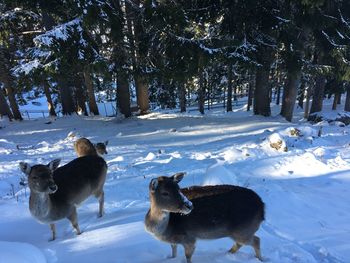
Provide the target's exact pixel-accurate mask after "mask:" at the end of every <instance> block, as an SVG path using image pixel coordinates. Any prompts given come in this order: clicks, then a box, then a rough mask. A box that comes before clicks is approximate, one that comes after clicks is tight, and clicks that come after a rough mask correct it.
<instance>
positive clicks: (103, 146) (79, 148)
mask: <svg viewBox="0 0 350 263" xmlns="http://www.w3.org/2000/svg"><path fill="white" fill-rule="evenodd" d="M107 145H108V141H105V142H98V143H96V144H93V143H92V142H91V141H90V140H89V139H87V138H80V139H78V140H77V141H76V142H75V143H74V149H75V152H76V153H77V155H78V157H82V156H86V155H99V156H101V157H103V155H105V154H107V153H108V152H107Z"/></svg>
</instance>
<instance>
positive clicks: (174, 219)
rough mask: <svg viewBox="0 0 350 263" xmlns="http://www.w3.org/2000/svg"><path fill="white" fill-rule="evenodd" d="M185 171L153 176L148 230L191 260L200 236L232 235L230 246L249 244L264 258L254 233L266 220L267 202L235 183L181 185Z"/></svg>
mask: <svg viewBox="0 0 350 263" xmlns="http://www.w3.org/2000/svg"><path fill="white" fill-rule="evenodd" d="M183 176H184V173H178V174H175V175H173V176H171V177H166V176H161V177H158V178H155V179H152V181H151V183H150V185H149V191H150V202H151V208H150V209H149V210H148V213H147V215H146V218H145V226H146V230H147V231H149V232H150V233H151V234H153V235H154V236H155V237H156V238H158V239H159V240H161V241H165V242H167V243H170V244H171V248H172V257H176V254H177V244H181V245H182V246H183V247H184V248H185V255H186V259H187V262H191V258H192V254H193V252H194V250H195V243H196V240H197V239H217V238H223V237H229V238H232V239H233V240H234V241H235V242H236V243H235V244H234V245H233V246H232V248H231V249H230V250H229V252H231V253H235V252H237V251H238V250H239V249H240V247H241V246H242V245H250V246H252V247H253V248H254V250H255V256H256V257H257V258H258V259H259V260H262V257H261V252H260V239H259V237H257V236H256V235H255V232H256V231H257V230H258V229H259V226H260V224H261V222H262V221H263V220H264V213H265V212H264V203H263V202H262V200H261V198H260V197H259V196H258V195H257V194H256V193H255V192H254V191H252V190H250V189H248V188H243V187H239V186H233V185H217V186H193V187H190V188H184V189H180V188H179V185H178V183H179V182H180V181H181V180H182V178H183Z"/></svg>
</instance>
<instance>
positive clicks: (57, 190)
mask: <svg viewBox="0 0 350 263" xmlns="http://www.w3.org/2000/svg"><path fill="white" fill-rule="evenodd" d="M59 163H60V159H56V160H53V161H51V162H50V163H49V164H47V165H44V164H37V165H33V166H30V165H29V164H28V163H24V162H21V163H20V164H19V165H20V169H21V170H22V172H23V173H25V174H26V175H27V176H28V185H29V189H30V197H29V210H30V213H31V214H32V216H33V217H34V218H35V219H36V220H38V221H39V222H40V223H43V224H49V225H50V228H51V231H52V240H55V238H56V228H55V222H56V221H58V220H60V219H63V218H67V219H68V220H69V221H70V222H71V223H72V226H73V228H75V230H76V232H77V234H78V235H79V234H80V233H81V231H80V229H79V225H78V217H77V209H76V207H77V206H78V205H79V204H80V203H82V202H83V201H85V200H86V199H87V198H88V197H89V196H91V195H94V196H95V197H96V198H98V200H99V213H98V215H99V217H101V216H102V215H103V208H104V191H103V186H104V183H105V179H106V173H107V164H106V162H105V160H104V159H103V158H101V157H99V156H84V157H80V158H77V159H75V160H73V161H71V162H69V163H67V164H66V165H64V166H61V167H59V168H57V167H58V165H59Z"/></svg>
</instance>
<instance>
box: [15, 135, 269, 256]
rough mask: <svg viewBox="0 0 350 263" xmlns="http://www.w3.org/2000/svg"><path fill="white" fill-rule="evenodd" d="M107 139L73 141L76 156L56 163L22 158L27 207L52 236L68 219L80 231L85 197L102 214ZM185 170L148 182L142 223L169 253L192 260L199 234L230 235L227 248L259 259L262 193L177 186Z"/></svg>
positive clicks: (207, 236) (234, 188)
mask: <svg viewBox="0 0 350 263" xmlns="http://www.w3.org/2000/svg"><path fill="white" fill-rule="evenodd" d="M107 145H108V141H106V142H103V143H97V144H93V143H91V141H90V140H88V139H86V138H80V139H78V140H77V141H76V142H75V143H74V149H75V151H76V153H77V156H78V158H76V159H74V160H73V161H71V162H69V163H67V164H65V165H63V166H59V164H60V159H55V160H53V161H51V162H50V163H48V164H47V165H45V164H37V165H33V166H31V165H30V164H28V163H24V162H20V164H19V166H20V169H21V171H22V172H23V173H25V174H26V175H27V178H28V186H29V188H30V198H29V210H30V212H31V214H32V216H33V217H34V218H35V219H36V220H37V221H39V222H40V223H43V224H49V226H50V228H51V231H52V240H54V239H55V238H56V228H55V222H56V221H58V220H61V219H63V218H67V219H68V220H69V221H70V222H71V224H72V226H73V228H74V229H75V230H76V233H77V234H78V235H79V234H81V231H80V228H79V224H78V216H77V206H78V205H79V204H81V203H82V202H84V201H85V200H86V199H87V198H88V197H89V196H95V197H96V198H97V199H98V201H99V211H98V216H99V217H102V216H103V213H104V191H103V186H104V183H105V180H106V175H107V163H106V162H105V160H104V158H103V155H104V154H107V149H106V148H107ZM184 175H185V174H184V173H177V174H174V175H173V176H170V177H167V176H160V177H158V178H154V179H152V180H151V182H150V184H149V197H150V209H149V210H148V212H147V214H146V216H145V228H146V230H147V231H148V232H150V233H151V234H152V235H154V236H155V237H156V238H157V239H159V240H161V241H164V242H167V243H170V244H171V248H172V257H176V256H177V245H178V244H180V245H182V246H183V247H184V249H185V256H186V259H187V262H191V258H192V255H193V252H194V250H195V243H196V240H197V239H217V238H222V237H229V238H232V239H233V240H234V241H235V243H234V245H233V246H232V248H231V249H230V250H229V252H230V253H235V252H237V251H238V250H239V249H240V247H241V246H243V245H250V246H252V247H253V248H254V251H255V256H256V257H257V258H258V259H259V260H261V261H262V256H261V252H260V239H259V237H258V236H256V235H255V233H256V231H257V230H258V229H259V227H260V224H261V223H262V221H263V220H264V216H265V210H264V203H263V202H262V200H261V198H260V197H259V196H258V195H257V194H256V193H255V192H254V191H252V190H250V189H248V188H244V187H239V186H233V185H216V186H192V187H188V188H182V189H180V187H179V182H180V181H181V180H182V179H183V177H184Z"/></svg>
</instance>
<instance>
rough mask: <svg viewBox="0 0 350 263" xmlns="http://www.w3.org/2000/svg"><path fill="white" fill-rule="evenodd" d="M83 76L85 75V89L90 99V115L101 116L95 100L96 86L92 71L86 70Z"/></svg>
mask: <svg viewBox="0 0 350 263" xmlns="http://www.w3.org/2000/svg"><path fill="white" fill-rule="evenodd" d="M83 74H84V81H85V87H86V91H87V94H88V98H89V101H88V104H89V110H90V113H92V114H94V115H100V113H99V111H98V107H97V103H96V99H95V92H94V85H93V83H92V79H91V74H90V70H89V69H88V68H85V69H84V73H83Z"/></svg>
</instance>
